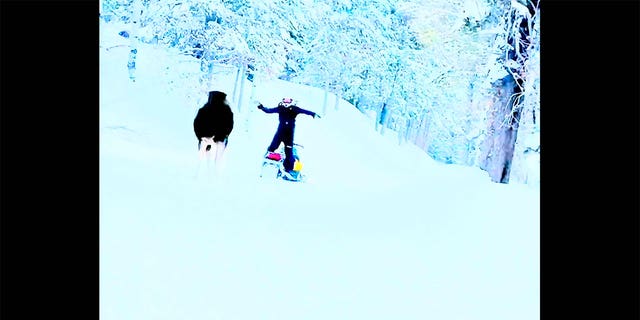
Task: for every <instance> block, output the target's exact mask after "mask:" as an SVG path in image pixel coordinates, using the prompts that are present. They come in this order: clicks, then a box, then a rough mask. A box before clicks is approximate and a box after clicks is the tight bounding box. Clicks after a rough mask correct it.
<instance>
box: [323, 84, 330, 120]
mask: <svg viewBox="0 0 640 320" xmlns="http://www.w3.org/2000/svg"><path fill="white" fill-rule="evenodd" d="M328 103H329V82H325V83H324V100H323V101H322V115H325V114H327V104H328Z"/></svg>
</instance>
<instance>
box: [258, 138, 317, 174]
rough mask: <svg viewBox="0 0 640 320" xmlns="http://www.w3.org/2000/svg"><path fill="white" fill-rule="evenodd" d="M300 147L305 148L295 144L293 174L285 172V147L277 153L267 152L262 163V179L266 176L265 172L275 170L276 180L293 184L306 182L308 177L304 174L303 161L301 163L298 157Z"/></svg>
mask: <svg viewBox="0 0 640 320" xmlns="http://www.w3.org/2000/svg"><path fill="white" fill-rule="evenodd" d="M298 147H300V148H304V147H303V146H302V145H300V144H297V143H294V144H293V150H292V152H293V159H294V160H295V161H294V163H293V170H292V171H291V172H285V170H284V157H285V154H284V147H283V146H281V147H280V148H278V150H276V151H275V152H270V151H267V153H266V154H265V157H264V159H263V161H262V168H261V169H260V177H261V178H262V177H263V176H264V175H265V170H268V169H275V177H276V179H283V180H287V181H293V182H303V181H305V180H306V176H305V175H304V174H302V172H301V171H302V161H300V156H299V155H298Z"/></svg>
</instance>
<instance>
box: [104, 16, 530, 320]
mask: <svg viewBox="0 0 640 320" xmlns="http://www.w3.org/2000/svg"><path fill="white" fill-rule="evenodd" d="M120 30H122V29H118V28H111V27H108V26H105V25H104V24H103V25H101V40H100V45H101V49H100V318H101V320H126V319H135V320H147V319H149V320H152V319H153V320H159V319H176V320H178V319H180V320H186V319H188V320H197V319H224V320H258V319H259V320H271V319H273V320H276V319H277V320H301V319H304V320H315V319H318V320H338V319H348V320H356V319H363V320H365V319H366V320H375V319H388V320H395V319H402V320H410V319H421V320H423V319H431V320H438V319H442V320H454V319H465V320H475V319H478V320H479V319H483V320H484V319H486V320H501V319H504V320H513V319H518V320H528V319H539V317H540V312H539V307H540V299H539V295H540V285H539V281H540V275H539V272H540V267H539V265H540V258H539V254H540V244H539V242H540V224H539V220H540V214H539V199H540V196H539V191H538V190H537V189H533V188H531V187H527V186H524V185H515V184H514V185H503V184H495V183H492V182H490V180H489V177H488V175H487V174H486V173H485V172H484V171H482V170H480V169H478V168H469V167H462V166H457V165H444V164H440V163H436V162H435V161H433V160H431V159H430V158H429V157H428V156H427V155H426V154H425V153H424V152H423V151H421V150H419V149H418V148H417V147H415V146H412V145H410V144H403V145H399V144H398V141H397V139H396V138H395V137H393V136H392V133H391V134H389V135H388V136H384V137H382V136H381V135H380V134H379V133H377V132H375V131H374V128H373V120H372V119H369V118H367V117H365V116H363V115H361V114H360V113H359V112H357V111H356V110H355V108H353V107H352V106H350V105H349V104H348V103H346V102H344V101H343V102H342V103H341V104H340V106H339V109H338V110H337V111H336V110H335V109H334V107H333V101H332V102H331V103H330V104H329V107H328V108H327V113H326V114H324V116H323V118H322V119H312V118H311V117H308V116H306V115H299V116H298V118H297V128H296V142H297V143H300V144H302V145H304V149H302V150H300V156H301V158H302V162H303V164H304V169H303V172H305V173H306V174H307V175H308V176H309V178H310V181H309V183H306V184H302V183H291V182H286V181H282V180H274V179H272V178H271V177H264V178H259V177H258V174H259V171H260V164H261V161H262V158H261V157H262V155H263V154H264V152H265V150H266V147H267V145H268V144H269V142H270V141H271V138H272V137H273V133H274V132H275V129H276V126H277V115H275V114H272V115H268V114H264V113H262V112H261V111H259V110H256V109H255V105H256V103H255V101H258V100H259V101H261V102H262V103H264V104H265V105H266V106H268V107H273V106H275V104H276V102H277V101H278V100H279V99H280V98H281V97H282V96H292V97H294V98H295V99H296V100H297V101H298V102H299V106H301V107H303V108H305V109H308V110H312V111H316V112H319V113H321V111H322V101H323V98H324V97H323V94H322V92H321V91H320V90H317V89H313V88H307V87H304V86H299V85H294V84H289V83H286V82H283V81H270V82H266V81H263V82H259V83H257V86H256V88H255V91H254V92H253V97H252V94H251V87H250V86H249V85H248V84H249V83H247V86H246V88H245V89H246V94H245V95H244V96H245V98H244V101H245V103H247V104H246V105H245V106H244V108H242V110H241V111H240V112H239V111H238V109H237V106H236V102H237V101H236V100H237V99H233V98H232V97H231V96H232V93H233V85H232V82H233V76H230V77H220V78H216V80H215V81H214V82H213V86H212V88H211V89H216V90H221V91H225V92H227V93H228V94H229V96H230V97H229V99H230V101H231V103H232V105H233V108H234V111H235V121H236V125H235V128H234V131H233V132H232V134H231V137H230V139H229V140H230V141H229V147H228V149H227V153H226V155H225V162H224V165H223V170H222V172H221V174H220V175H215V174H213V173H212V171H211V170H210V171H207V170H206V167H205V166H201V167H200V169H198V168H199V167H198V165H199V162H198V158H197V150H196V149H197V140H196V138H195V135H194V133H193V127H192V123H193V117H194V116H195V113H196V111H197V109H198V108H199V107H201V106H202V103H203V102H204V100H205V99H206V92H188V88H187V87H184V86H181V85H180V83H184V82H185V81H191V82H197V79H179V78H175V79H174V80H175V82H174V83H175V84H176V85H175V86H174V87H172V88H171V89H172V90H167V88H168V87H167V86H166V85H164V84H165V82H166V81H167V77H177V75H178V74H177V72H176V70H177V69H178V68H189V67H194V66H195V67H196V68H197V64H196V65H194V64H189V63H187V62H184V61H188V58H187V57H185V56H181V57H177V56H173V57H172V56H169V55H167V54H166V53H165V52H163V51H161V50H159V49H157V48H153V47H151V46H148V45H140V46H139V47H138V70H137V82H136V83H132V82H130V81H129V79H128V74H127V67H126V62H127V61H126V60H127V56H128V48H126V47H116V48H112V49H110V50H108V51H107V50H106V48H107V47H111V46H114V45H117V44H126V43H127V41H125V40H124V38H121V37H118V36H117V32H118V31H120ZM172 59H174V60H172ZM175 59H177V60H175ZM176 61H183V62H182V63H177V62H176ZM168 62H169V63H172V66H171V68H170V69H169V70H166V69H163V68H162V67H160V66H162V65H164V63H168ZM165 72H166V74H165ZM229 79H230V80H229Z"/></svg>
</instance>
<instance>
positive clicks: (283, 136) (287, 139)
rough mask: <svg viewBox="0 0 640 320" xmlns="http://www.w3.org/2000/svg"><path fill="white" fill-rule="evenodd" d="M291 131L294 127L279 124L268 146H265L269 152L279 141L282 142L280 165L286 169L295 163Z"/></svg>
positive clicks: (288, 169)
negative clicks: (282, 158)
mask: <svg viewBox="0 0 640 320" xmlns="http://www.w3.org/2000/svg"><path fill="white" fill-rule="evenodd" d="M293 131H294V127H289V126H284V125H279V126H278V130H277V131H276V134H275V135H274V136H273V140H271V144H270V145H269V148H267V150H269V151H270V152H274V151H276V149H278V147H279V146H280V143H284V162H283V163H282V165H283V166H284V169H285V170H287V171H291V170H293V164H294V163H295V159H294V157H293Z"/></svg>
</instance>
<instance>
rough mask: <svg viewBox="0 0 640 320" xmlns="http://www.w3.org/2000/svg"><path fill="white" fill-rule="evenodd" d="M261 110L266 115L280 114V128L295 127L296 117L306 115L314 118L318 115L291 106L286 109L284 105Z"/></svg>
mask: <svg viewBox="0 0 640 320" xmlns="http://www.w3.org/2000/svg"><path fill="white" fill-rule="evenodd" d="M260 110H262V111H264V112H266V113H278V118H279V119H280V126H286V127H294V126H295V124H296V116H297V115H298V114H301V113H303V114H306V115H310V116H312V117H315V116H316V113H315V112H313V111H309V110H305V109H302V108H300V107H298V106H295V105H294V106H291V107H289V108H285V107H284V106H283V105H282V104H278V106H277V107H275V108H265V107H262V108H260Z"/></svg>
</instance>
